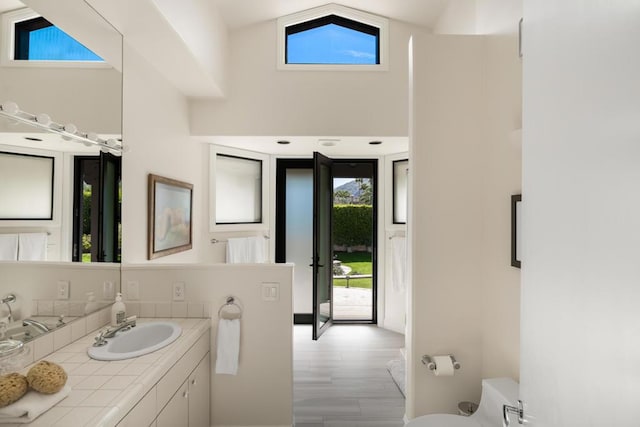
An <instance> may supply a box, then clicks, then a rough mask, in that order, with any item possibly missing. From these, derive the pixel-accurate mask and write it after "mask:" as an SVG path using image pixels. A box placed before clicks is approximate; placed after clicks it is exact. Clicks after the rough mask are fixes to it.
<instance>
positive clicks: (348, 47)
mask: <svg viewBox="0 0 640 427" xmlns="http://www.w3.org/2000/svg"><path fill="white" fill-rule="evenodd" d="M285 32H286V50H285V63H287V64H350V65H357V64H380V29H379V28H377V27H374V26H371V25H367V24H364V23H361V22H357V21H353V20H351V19H347V18H344V17H341V16H337V15H329V16H324V17H321V18H318V19H314V20H311V21H307V22H302V23H299V24H296V25H291V26H288V27H286V30H285Z"/></svg>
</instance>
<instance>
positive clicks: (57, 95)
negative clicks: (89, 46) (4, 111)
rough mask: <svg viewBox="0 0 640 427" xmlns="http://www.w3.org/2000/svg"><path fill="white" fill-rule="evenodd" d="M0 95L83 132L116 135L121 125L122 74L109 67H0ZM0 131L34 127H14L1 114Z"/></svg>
mask: <svg viewBox="0 0 640 427" xmlns="http://www.w3.org/2000/svg"><path fill="white" fill-rule="evenodd" d="M0 42H1V41H0ZM79 94H82V96H79ZM0 99H1V100H2V101H0V102H4V101H14V102H15V103H17V104H18V106H19V107H20V109H22V110H24V111H27V112H29V113H33V114H39V113H47V114H49V115H50V116H51V119H52V120H53V121H55V122H58V123H62V124H67V123H73V124H75V125H76V126H77V127H78V129H79V130H81V131H84V132H96V133H98V134H116V135H119V134H120V132H121V129H122V117H121V111H122V110H121V100H122V74H121V73H120V72H118V71H116V70H115V69H113V68H100V69H91V68H48V67H33V68H26V67H0ZM0 131H2V132H21V131H22V132H24V131H31V132H34V131H35V129H33V128H30V127H26V126H19V127H16V126H14V125H11V124H10V122H9V121H8V120H6V119H4V118H3V119H2V120H0ZM69 144H77V142H69Z"/></svg>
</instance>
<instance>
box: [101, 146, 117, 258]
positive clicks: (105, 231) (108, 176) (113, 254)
mask: <svg viewBox="0 0 640 427" xmlns="http://www.w3.org/2000/svg"><path fill="white" fill-rule="evenodd" d="M120 175H121V173H120V157H116V156H114V155H111V154H107V153H100V196H99V199H100V206H99V219H98V227H99V228H98V251H99V252H98V261H100V262H120V200H121V197H120Z"/></svg>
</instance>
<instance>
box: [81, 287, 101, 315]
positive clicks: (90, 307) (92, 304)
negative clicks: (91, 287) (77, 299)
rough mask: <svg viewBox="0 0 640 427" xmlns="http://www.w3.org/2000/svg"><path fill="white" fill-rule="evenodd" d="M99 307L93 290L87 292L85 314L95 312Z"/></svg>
mask: <svg viewBox="0 0 640 427" xmlns="http://www.w3.org/2000/svg"><path fill="white" fill-rule="evenodd" d="M97 309H98V303H97V302H96V297H95V295H94V294H93V292H87V303H86V304H85V306H84V314H90V313H93V312H94V311H96V310H97Z"/></svg>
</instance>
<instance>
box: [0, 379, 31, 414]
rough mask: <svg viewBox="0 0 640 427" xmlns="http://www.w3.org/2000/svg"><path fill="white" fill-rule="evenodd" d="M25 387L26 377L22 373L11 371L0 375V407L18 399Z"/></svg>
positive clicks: (23, 392) (26, 387)
mask: <svg viewBox="0 0 640 427" xmlns="http://www.w3.org/2000/svg"><path fill="white" fill-rule="evenodd" d="M27 389H28V384H27V379H26V378H25V377H24V375H20V374H16V373H13V374H9V375H4V376H2V377H0V408H4V407H5V406H7V405H11V404H12V403H13V402H15V401H16V400H18V399H20V398H21V397H22V396H24V394H25V393H26V392H27Z"/></svg>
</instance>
